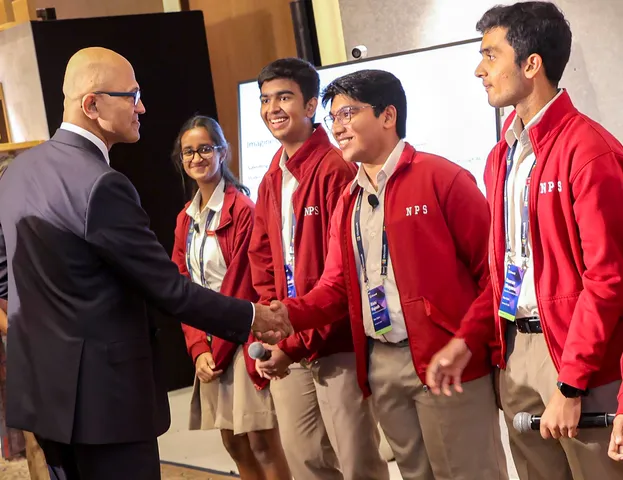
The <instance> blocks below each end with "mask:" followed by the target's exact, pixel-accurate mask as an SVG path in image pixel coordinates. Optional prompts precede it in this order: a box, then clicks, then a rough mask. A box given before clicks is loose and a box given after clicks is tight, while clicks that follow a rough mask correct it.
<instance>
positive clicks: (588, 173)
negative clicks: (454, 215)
mask: <svg viewBox="0 0 623 480" xmlns="http://www.w3.org/2000/svg"><path fill="white" fill-rule="evenodd" d="M477 28H478V30H479V31H480V32H482V33H483V34H484V38H483V40H482V46H481V47H482V48H481V49H482V61H481V62H480V64H479V65H478V68H477V69H476V75H477V76H478V77H479V78H481V79H482V81H483V83H484V86H485V88H486V90H487V94H488V97H489V103H490V104H491V105H493V106H496V107H506V106H510V105H512V106H514V107H515V112H514V113H513V115H511V117H510V118H509V119H508V121H507V122H506V125H505V126H504V130H503V138H502V140H501V141H500V142H499V143H498V144H497V145H496V146H495V148H494V149H493V151H492V152H491V154H490V155H489V159H488V162H487V168H486V170H485V183H486V186H487V193H488V198H489V202H490V206H491V212H492V235H491V242H490V245H489V265H490V270H491V281H492V286H493V294H494V295H493V298H492V301H493V305H492V307H494V308H495V311H496V312H498V315H496V324H495V327H496V328H495V333H496V335H497V340H498V342H499V343H500V344H501V351H500V352H499V354H498V355H496V358H495V359H494V360H495V363H496V364H499V366H500V367H501V368H502V369H503V370H501V372H500V382H499V384H500V388H499V390H500V399H501V404H502V407H503V409H504V413H505V416H506V421H507V423H508V425H509V434H510V441H511V450H512V453H513V458H514V459H515V464H516V466H517V471H518V473H519V477H520V478H521V479H522V480H524V479H525V480H528V479H529V480H534V479H537V480H552V479H565V480H566V479H574V480H579V479H593V478H594V479H600V480H601V479H603V480H609V479H613V480H614V479H615V478H617V479H620V478H623V464H621V463H619V464H617V463H615V462H613V461H612V460H610V459H609V458H608V453H610V455H611V456H612V458H613V459H619V460H620V459H621V454H622V453H623V450H622V448H621V447H622V446H623V441H622V440H621V438H620V437H623V415H619V416H618V417H617V418H616V420H615V429H614V433H613V434H612V441H611V444H610V449H609V445H608V441H609V438H610V432H609V429H605V428H601V429H599V428H596V429H587V430H580V431H578V430H577V425H578V421H579V419H580V414H581V412H609V413H614V412H615V411H616V412H617V413H619V414H623V390H620V385H621V367H620V362H621V355H622V352H623V322H622V321H621V318H622V317H623V209H622V208H621V205H623V147H622V146H621V144H620V143H619V142H618V141H617V140H616V139H615V138H614V137H613V136H612V135H611V134H610V133H609V132H607V131H606V130H605V129H604V128H603V127H602V126H601V125H599V124H598V123H596V122H594V121H592V120H591V119H590V118H588V117H586V116H584V115H582V114H581V113H580V112H578V111H577V110H576V108H575V107H574V106H573V104H572V103H571V99H570V98H569V95H568V93H567V92H566V91H565V90H561V89H559V88H558V83H559V81H560V79H561V77H562V74H563V71H564V69H565V66H566V64H567V61H568V60H569V56H570V51H571V30H570V28H569V24H568V23H567V21H566V20H565V18H564V16H563V14H562V12H560V10H558V8H557V7H556V6H555V5H554V4H552V3H549V2H525V3H517V4H515V5H510V6H503V7H494V8H492V9H491V10H489V11H488V12H487V13H485V14H484V16H483V17H482V19H481V20H480V21H479V22H478V25H477ZM488 341H490V339H489V338H484V337H483V339H482V342H483V343H484V342H488ZM471 349H472V346H471V345H469V344H468V345H465V343H464V342H462V341H460V340H453V341H452V342H451V343H450V344H449V345H448V346H447V348H445V349H444V350H443V351H442V352H440V354H439V355H438V356H437V357H436V359H435V361H434V362H433V364H432V365H431V368H430V373H431V375H430V384H431V385H435V384H436V383H437V382H438V381H439V380H440V379H443V378H444V377H445V378H447V377H446V375H447V374H448V373H450V374H452V372H450V370H454V373H456V372H460V370H461V364H462V363H463V362H464V361H465V359H466V358H469V355H470V354H471V353H470V351H471ZM442 364H443V366H442ZM617 392H620V393H619V401H618V406H617ZM520 412H527V413H530V414H534V415H541V414H542V419H541V427H540V430H541V432H540V433H541V435H539V434H538V433H537V432H532V433H524V434H520V433H518V432H517V431H515V429H514V428H513V427H512V422H513V418H514V417H515V415H516V414H517V413H520ZM541 437H542V438H541ZM551 437H553V438H554V439H555V440H552V439H551ZM617 437H619V440H618V444H617ZM609 450H610V451H609ZM608 451H609V452H608Z"/></svg>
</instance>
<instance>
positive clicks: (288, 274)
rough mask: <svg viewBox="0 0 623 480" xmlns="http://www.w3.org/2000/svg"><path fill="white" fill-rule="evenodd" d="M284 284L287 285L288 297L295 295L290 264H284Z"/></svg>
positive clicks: (292, 270) (292, 271)
mask: <svg viewBox="0 0 623 480" xmlns="http://www.w3.org/2000/svg"><path fill="white" fill-rule="evenodd" d="M285 270H286V285H287V286H288V298H294V297H296V287H295V286H294V269H293V268H292V265H286V266H285Z"/></svg>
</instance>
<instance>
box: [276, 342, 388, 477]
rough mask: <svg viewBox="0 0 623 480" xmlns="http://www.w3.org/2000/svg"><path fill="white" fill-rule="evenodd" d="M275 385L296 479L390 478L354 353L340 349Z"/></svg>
mask: <svg viewBox="0 0 623 480" xmlns="http://www.w3.org/2000/svg"><path fill="white" fill-rule="evenodd" d="M290 370H291V373H290V375H288V376H287V377H285V378H283V379H281V380H273V381H272V382H271V385H270V390H271V394H272V397H273V403H274V404H275V410H276V412H277V421H278V423H279V433H280V435H281V443H282V444H283V448H284V451H285V454H286V459H287V460H288V464H289V465H290V470H291V471H292V474H293V476H294V478H295V480H317V479H319V480H334V479H335V480H342V479H344V480H389V470H388V467H387V462H386V461H385V460H383V459H382V458H381V454H380V452H379V443H380V435H379V431H378V428H377V423H376V419H375V417H374V415H373V413H372V408H371V405H370V402H368V401H367V400H364V399H363V396H362V394H361V390H360V389H359V386H358V384H357V376H356V372H355V354H354V353H338V354H335V355H330V356H328V357H325V358H321V359H319V360H317V361H314V362H313V363H312V365H310V367H309V368H303V367H301V366H300V365H297V364H295V365H292V366H291V367H290Z"/></svg>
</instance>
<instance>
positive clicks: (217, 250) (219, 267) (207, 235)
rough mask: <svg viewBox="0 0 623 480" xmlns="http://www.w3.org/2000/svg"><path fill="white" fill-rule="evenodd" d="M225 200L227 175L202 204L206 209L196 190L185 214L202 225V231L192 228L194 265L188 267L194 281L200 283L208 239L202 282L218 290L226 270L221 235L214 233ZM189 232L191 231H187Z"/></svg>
mask: <svg viewBox="0 0 623 480" xmlns="http://www.w3.org/2000/svg"><path fill="white" fill-rule="evenodd" d="M224 201H225V179H223V178H221V181H220V182H219V184H218V185H217V186H216V188H215V189H214V192H213V193H212V196H211V197H210V199H209V200H208V202H207V203H206V205H205V207H203V210H201V211H199V209H200V207H201V192H197V194H196V195H195V198H194V199H193V201H192V202H191V204H190V205H189V206H188V208H187V209H186V215H188V216H189V217H190V218H191V219H192V220H194V222H195V224H196V225H197V226H198V227H199V232H197V231H196V230H195V231H193V233H192V241H191V244H190V266H191V268H190V269H189V270H192V276H191V278H192V281H193V282H195V283H198V284H199V285H201V270H200V268H201V267H200V265H201V245H202V244H203V241H204V239H205V245H204V247H203V271H204V276H205V280H206V284H205V285H203V286H204V287H207V288H210V289H211V290H214V291H215V292H220V291H221V286H222V284H223V278H224V277H225V273H226V272H227V264H226V263H225V257H224V256H223V252H222V251H221V247H220V245H219V243H218V239H217V238H216V234H215V233H214V231H215V230H216V228H217V227H218V225H219V224H220V222H221V211H222V210H223V203H224ZM210 211H213V212H216V213H215V215H214V217H212V221H211V222H210V225H206V222H207V220H208V214H209V213H210ZM186 233H187V234H188V232H186Z"/></svg>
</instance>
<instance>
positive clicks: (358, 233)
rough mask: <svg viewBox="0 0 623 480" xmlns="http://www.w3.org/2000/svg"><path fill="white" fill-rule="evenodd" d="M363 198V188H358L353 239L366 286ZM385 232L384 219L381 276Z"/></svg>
mask: <svg viewBox="0 0 623 480" xmlns="http://www.w3.org/2000/svg"><path fill="white" fill-rule="evenodd" d="M362 198H363V189H361V190H359V195H358V196H357V204H356V205H355V240H356V241H357V251H358V253H359V262H360V263H361V271H362V272H363V279H364V281H365V282H366V286H368V272H367V268H366V256H365V253H364V251H363V240H362V238H361V199H362ZM387 257H388V250H387V233H386V232H385V220H383V244H382V246H381V278H382V279H383V278H385V277H387Z"/></svg>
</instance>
